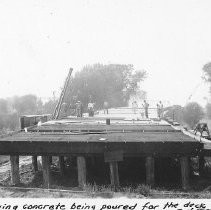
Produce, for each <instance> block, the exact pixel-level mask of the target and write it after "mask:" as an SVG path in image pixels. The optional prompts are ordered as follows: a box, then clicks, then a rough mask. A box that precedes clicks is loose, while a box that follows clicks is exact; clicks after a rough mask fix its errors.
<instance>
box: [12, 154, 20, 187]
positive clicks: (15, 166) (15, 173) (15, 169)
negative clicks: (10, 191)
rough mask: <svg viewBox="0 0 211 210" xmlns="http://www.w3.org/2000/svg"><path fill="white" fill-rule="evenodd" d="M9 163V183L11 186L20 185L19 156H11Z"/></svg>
mask: <svg viewBox="0 0 211 210" xmlns="http://www.w3.org/2000/svg"><path fill="white" fill-rule="evenodd" d="M10 163H11V181H12V184H13V185H16V184H19V183H20V175H19V156H18V155H15V156H13V155H11V156H10Z"/></svg>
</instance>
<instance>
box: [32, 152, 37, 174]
mask: <svg viewBox="0 0 211 210" xmlns="http://www.w3.org/2000/svg"><path fill="white" fill-rule="evenodd" d="M32 167H33V171H34V172H37V171H38V165H37V156H36V155H34V156H32Z"/></svg>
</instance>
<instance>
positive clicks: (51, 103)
mask: <svg viewBox="0 0 211 210" xmlns="http://www.w3.org/2000/svg"><path fill="white" fill-rule="evenodd" d="M57 102H58V101H57V100H52V99H50V100H48V101H47V102H46V103H44V104H43V109H42V113H43V114H53V112H54V109H55V107H56V105H57Z"/></svg>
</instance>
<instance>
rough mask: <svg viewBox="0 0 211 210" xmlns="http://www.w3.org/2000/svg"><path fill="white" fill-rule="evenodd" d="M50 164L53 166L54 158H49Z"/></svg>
mask: <svg viewBox="0 0 211 210" xmlns="http://www.w3.org/2000/svg"><path fill="white" fill-rule="evenodd" d="M49 163H50V165H52V163H53V156H49Z"/></svg>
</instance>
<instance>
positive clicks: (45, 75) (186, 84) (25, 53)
mask: <svg viewBox="0 0 211 210" xmlns="http://www.w3.org/2000/svg"><path fill="white" fill-rule="evenodd" d="M210 9H211V1H210V0H207V1H206V0H200V1H199V0H198V1H194V0H190V1H189V0H175V1H173V0H172V1H171V0H137V1H135V0H96V1H94V0H93V1H92V0H84V1H82V0H75V1H61V0H59V1H55V0H49V1H47V0H45V1H43V0H26V1H21V0H20V1H15V0H14V1H11V0H1V1H0V73H1V76H0V98H2V97H10V96H13V95H23V94H28V93H33V94H36V95H37V96H39V97H51V96H52V93H53V91H57V93H59V90H60V87H62V85H63V82H64V79H65V77H66V76H67V73H68V69H69V68H70V67H73V68H74V71H78V70H80V69H81V68H82V67H83V66H84V65H86V64H93V63H103V64H109V63H120V64H134V66H135V68H136V69H137V70H141V69H145V70H146V71H147V72H148V78H147V79H146V81H145V82H144V84H143V88H144V89H145V90H146V91H147V93H148V97H149V99H154V100H159V99H161V100H165V101H169V102H170V103H171V104H181V105H184V104H185V103H186V102H187V100H188V97H189V96H190V95H191V94H193V97H192V99H191V100H197V101H199V102H200V103H202V104H203V103H205V101H206V99H205V98H204V97H208V91H207V90H208V86H207V85H203V83H202V82H201V76H202V67H203V65H204V64H205V63H207V62H209V61H211V12H210Z"/></svg>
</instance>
